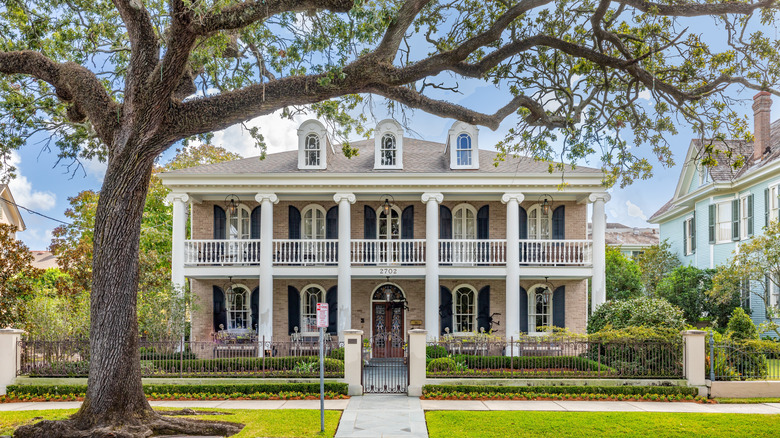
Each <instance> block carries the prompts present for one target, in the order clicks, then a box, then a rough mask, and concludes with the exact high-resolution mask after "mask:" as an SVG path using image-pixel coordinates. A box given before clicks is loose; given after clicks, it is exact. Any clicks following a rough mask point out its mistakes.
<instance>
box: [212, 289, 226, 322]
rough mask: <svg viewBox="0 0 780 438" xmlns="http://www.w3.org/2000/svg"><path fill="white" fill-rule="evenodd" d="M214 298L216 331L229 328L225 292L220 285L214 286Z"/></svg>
mask: <svg viewBox="0 0 780 438" xmlns="http://www.w3.org/2000/svg"><path fill="white" fill-rule="evenodd" d="M211 294H212V300H213V302H214V331H215V332H218V331H219V330H220V328H219V326H220V325H222V330H227V310H226V309H225V293H224V292H222V289H220V287H219V286H212V292H211Z"/></svg>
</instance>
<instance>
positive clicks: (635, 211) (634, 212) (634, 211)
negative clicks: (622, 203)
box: [626, 201, 647, 221]
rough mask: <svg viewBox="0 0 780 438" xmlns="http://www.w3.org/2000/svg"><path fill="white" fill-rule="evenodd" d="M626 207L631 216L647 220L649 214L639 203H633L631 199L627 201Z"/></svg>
mask: <svg viewBox="0 0 780 438" xmlns="http://www.w3.org/2000/svg"><path fill="white" fill-rule="evenodd" d="M626 207H627V210H628V215H629V216H631V217H636V218H639V219H642V220H643V221H646V220H647V216H646V215H645V213H644V212H643V211H642V209H641V208H640V207H639V206H638V205H636V204H633V203H632V202H631V201H626Z"/></svg>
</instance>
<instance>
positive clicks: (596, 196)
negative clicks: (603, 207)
mask: <svg viewBox="0 0 780 438" xmlns="http://www.w3.org/2000/svg"><path fill="white" fill-rule="evenodd" d="M610 199H612V195H610V194H609V193H604V192H602V193H591V194H590V196H588V201H590V202H596V201H603V202H609V200H610Z"/></svg>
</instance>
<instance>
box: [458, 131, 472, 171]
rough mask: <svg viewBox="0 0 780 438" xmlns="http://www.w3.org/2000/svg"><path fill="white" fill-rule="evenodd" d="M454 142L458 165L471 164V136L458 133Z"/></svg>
mask: <svg viewBox="0 0 780 438" xmlns="http://www.w3.org/2000/svg"><path fill="white" fill-rule="evenodd" d="M456 143H457V144H456V148H455V150H456V151H457V157H458V166H471V151H472V149H471V136H470V135H468V134H460V135H458V140H457V142H456Z"/></svg>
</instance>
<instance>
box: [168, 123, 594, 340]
mask: <svg viewBox="0 0 780 438" xmlns="http://www.w3.org/2000/svg"><path fill="white" fill-rule="evenodd" d="M403 134H404V132H403V129H402V128H401V126H400V125H399V124H398V123H397V122H395V121H393V120H385V121H382V122H380V123H379V124H378V126H377V127H376V130H375V135H376V138H374V139H370V140H363V141H357V142H355V143H353V144H352V146H353V147H356V148H357V149H358V150H359V155H358V156H356V157H353V158H351V159H349V158H346V157H345V156H344V155H343V154H341V153H340V152H337V151H339V150H340V147H338V146H334V145H332V144H331V143H330V140H329V138H328V136H327V133H326V130H325V128H324V126H323V125H322V124H321V123H319V122H317V121H314V120H309V121H306V122H303V123H302V124H301V125H300V127H299V129H298V146H299V147H298V150H297V151H289V152H281V153H276V154H269V155H268V156H267V157H266V158H265V159H264V160H260V159H259V158H257V157H255V158H247V159H242V160H237V161H231V162H225V163H219V164H212V165H205V166H200V167H195V168H189V169H181V170H176V171H171V172H167V173H164V174H162V175H161V178H162V180H163V183H164V184H165V185H166V186H167V187H168V188H169V189H171V195H170V196H169V200H170V201H171V202H172V203H173V226H174V229H173V254H172V275H173V281H174V284H178V285H184V284H185V282H186V281H189V285H190V290H191V291H192V293H193V294H194V295H195V296H196V297H197V300H198V303H199V304H200V306H199V307H198V310H196V311H195V313H194V314H193V315H192V338H193V340H196V341H207V340H211V339H212V334H213V333H214V332H220V331H222V332H224V331H227V332H233V333H238V334H241V333H245V334H251V333H255V332H256V333H257V335H258V336H260V337H261V338H264V339H266V340H269V339H272V338H273V339H280V338H287V339H290V335H293V336H294V337H297V336H301V335H300V334H302V335H303V336H308V335H314V334H315V333H316V330H317V328H316V326H315V310H316V309H315V307H316V303H318V302H327V303H328V304H329V307H330V321H329V323H330V325H329V327H328V332H329V333H331V334H337V333H338V334H342V333H343V331H344V330H347V329H362V330H363V331H364V333H365V336H366V337H369V336H376V335H384V334H385V333H386V332H388V333H391V334H393V335H403V334H405V333H406V331H407V330H409V329H412V328H425V329H427V330H428V333H429V336H430V337H432V338H435V337H438V336H440V335H441V334H443V333H447V332H449V333H455V334H458V333H467V332H478V331H480V330H482V329H484V330H488V329H489V328H490V318H491V315H493V314H494V313H499V314H500V315H501V316H496V321H497V322H500V325H493V327H492V328H493V330H494V332H497V333H500V334H501V335H505V336H517V335H518V334H519V333H520V332H531V333H536V332H538V330H540V329H541V328H543V327H546V326H550V325H555V326H562V327H566V328H568V329H570V330H573V331H576V332H584V330H585V324H586V315H587V308H586V306H587V303H588V298H587V280H588V279H590V278H591V277H592V278H593V282H594V287H593V290H594V300H593V301H594V305H595V304H599V303H601V302H603V301H604V290H605V286H604V228H605V219H604V218H605V215H604V208H605V202H607V201H608V200H609V195H608V194H606V193H605V192H604V189H603V186H602V184H601V182H602V176H603V175H602V172H601V171H600V170H596V169H590V168H585V167H580V166H577V167H576V168H575V169H568V170H567V171H566V175H565V176H566V182H567V183H568V184H567V187H566V189H565V190H564V191H560V192H559V191H558V190H557V187H558V185H559V184H560V181H561V174H560V173H556V174H551V173H548V171H547V169H548V166H547V164H545V163H539V162H536V161H534V160H531V159H521V158H507V159H506V160H504V161H500V162H496V161H495V159H496V156H497V153H496V152H492V151H487V150H480V149H479V148H478V146H479V141H478V130H477V128H476V127H474V126H470V125H466V124H463V123H460V122H457V123H455V124H454V125H453V126H452V128H451V129H450V131H449V133H448V136H447V139H446V143H444V144H443V143H436V142H432V141H423V140H417V139H413V138H408V137H404V136H403ZM545 194H548V195H545ZM549 194H552V196H550V195H549ZM545 200H546V203H545ZM589 202H590V203H593V204H594V211H595V212H596V214H595V217H596V218H597V219H601V220H600V221H597V231H598V232H597V233H596V238H595V240H594V241H591V240H589V239H588V238H587V223H588V218H587V208H588V206H587V204H588V203H589ZM187 208H190V209H191V212H190V215H191V219H192V220H191V230H190V231H189V234H190V237H191V238H190V239H187V238H186V235H187V230H186V223H187ZM599 274H600V275H599ZM507 291H508V292H507ZM401 339H403V337H402V338H401Z"/></svg>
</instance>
